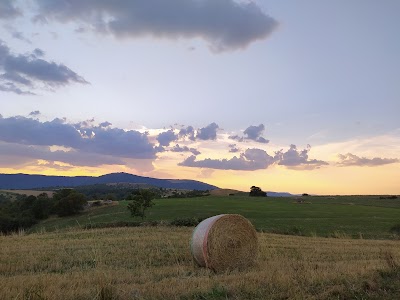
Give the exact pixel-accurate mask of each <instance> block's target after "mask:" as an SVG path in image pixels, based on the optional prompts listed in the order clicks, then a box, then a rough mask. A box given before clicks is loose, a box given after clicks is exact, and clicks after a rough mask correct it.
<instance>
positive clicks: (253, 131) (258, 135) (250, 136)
mask: <svg viewBox="0 0 400 300" xmlns="http://www.w3.org/2000/svg"><path fill="white" fill-rule="evenodd" d="M264 130H265V126H264V124H260V125H258V126H254V125H251V126H249V127H247V128H246V130H245V131H244V132H243V133H244V135H245V136H244V137H240V136H238V135H231V136H229V138H230V139H231V140H236V141H238V142H243V141H245V140H252V141H255V142H258V143H263V144H267V143H269V140H267V139H265V138H264V137H262V134H263V133H264Z"/></svg>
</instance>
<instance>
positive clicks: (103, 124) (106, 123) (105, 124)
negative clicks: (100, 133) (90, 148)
mask: <svg viewBox="0 0 400 300" xmlns="http://www.w3.org/2000/svg"><path fill="white" fill-rule="evenodd" d="M111 125H112V124H111V123H110V122H108V121H105V122H103V123H100V124H99V126H100V127H108V126H111Z"/></svg>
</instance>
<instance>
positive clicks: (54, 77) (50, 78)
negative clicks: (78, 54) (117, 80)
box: [0, 40, 88, 94]
mask: <svg viewBox="0 0 400 300" xmlns="http://www.w3.org/2000/svg"><path fill="white" fill-rule="evenodd" d="M41 54H43V51H41V50H40V49H35V50H34V51H33V53H32V54H30V55H25V54H19V55H17V54H14V53H12V52H11V50H10V48H9V47H8V46H7V45H6V44H5V43H4V42H3V41H1V40H0V90H1V91H6V92H14V93H16V94H33V93H32V92H31V91H30V90H32V89H33V90H34V89H37V88H46V89H53V88H57V87H60V86H65V85H68V84H71V83H74V82H75V83H81V84H87V83H88V82H87V81H86V80H85V79H84V78H83V77H81V76H79V75H78V74H77V73H75V72H74V71H72V70H71V69H69V68H68V67H66V66H65V65H63V64H57V63H55V62H48V61H46V60H43V59H41V58H38V57H39V56H41ZM26 89H29V90H26Z"/></svg>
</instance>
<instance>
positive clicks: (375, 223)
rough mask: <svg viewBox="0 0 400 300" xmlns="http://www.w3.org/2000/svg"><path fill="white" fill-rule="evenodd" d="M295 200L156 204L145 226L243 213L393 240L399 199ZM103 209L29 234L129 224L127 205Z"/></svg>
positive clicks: (302, 231) (264, 222)
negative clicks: (181, 219) (301, 201)
mask: <svg viewBox="0 0 400 300" xmlns="http://www.w3.org/2000/svg"><path fill="white" fill-rule="evenodd" d="M303 198H304V199H305V200H306V203H302V204H299V203H296V201H295V199H294V198H272V197H268V198H251V197H246V196H234V197H232V196H231V197H213V196H209V197H201V198H186V199H158V200H155V206H153V207H152V208H150V209H149V211H148V216H147V218H146V219H145V220H146V221H171V220H174V219H177V218H192V217H196V218H199V217H200V218H204V217H208V216H212V215H216V214H224V213H229V214H241V215H243V216H245V217H246V218H248V219H249V220H250V221H251V222H252V223H253V224H254V226H255V227H256V228H257V229H259V230H262V231H265V232H272V233H283V234H294V235H305V236H318V237H330V236H331V237H349V238H368V239H390V238H396V236H394V235H393V233H391V232H390V228H392V227H393V226H394V225H396V224H399V223H400V199H379V197H377V196H348V197H344V196H341V197H339V196H338V197H303ZM128 203H129V202H128V201H120V202H119V205H114V206H104V207H100V208H96V209H92V210H90V211H88V212H84V213H82V214H81V215H78V216H74V217H69V218H50V219H48V220H45V221H43V222H42V223H39V224H37V225H35V226H34V227H33V228H32V229H31V231H32V232H38V231H53V230H57V229H62V228H66V227H82V226H85V225H87V224H98V223H112V222H118V221H133V220H136V221H141V220H140V219H137V218H136V219H133V218H132V217H131V216H130V214H129V211H128V210H127V208H126V206H127V204H128Z"/></svg>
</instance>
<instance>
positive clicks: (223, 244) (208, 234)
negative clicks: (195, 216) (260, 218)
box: [191, 214, 258, 272]
mask: <svg viewBox="0 0 400 300" xmlns="http://www.w3.org/2000/svg"><path fill="white" fill-rule="evenodd" d="M191 250H192V255H193V258H194V260H195V261H196V262H197V264H198V265H199V266H201V267H206V268H209V269H212V270H214V271H217V272H219V271H225V270H231V269H245V268H248V267H250V266H252V265H254V263H255V261H256V259H257V252H258V240H257V233H256V231H255V229H254V227H253V225H252V224H251V223H250V221H248V220H247V219H246V218H244V217H243V216H241V215H231V214H225V215H218V216H214V217H211V218H208V219H206V220H204V221H203V222H201V223H200V224H199V225H198V226H197V227H196V228H195V230H194V231H193V235H192V240H191Z"/></svg>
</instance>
